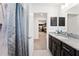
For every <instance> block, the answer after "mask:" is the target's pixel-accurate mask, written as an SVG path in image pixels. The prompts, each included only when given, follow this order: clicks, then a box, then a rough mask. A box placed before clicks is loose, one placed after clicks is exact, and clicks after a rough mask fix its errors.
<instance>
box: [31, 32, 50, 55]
mask: <svg viewBox="0 0 79 59" xmlns="http://www.w3.org/2000/svg"><path fill="white" fill-rule="evenodd" d="M32 56H51V53H50V52H49V51H48V50H47V41H46V33H45V32H39V39H35V40H34V50H33V54H32Z"/></svg>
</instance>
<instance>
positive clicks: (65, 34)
mask: <svg viewBox="0 0 79 59" xmlns="http://www.w3.org/2000/svg"><path fill="white" fill-rule="evenodd" d="M54 34H55V35H57V36H62V37H66V38H70V36H69V35H68V34H67V33H54Z"/></svg>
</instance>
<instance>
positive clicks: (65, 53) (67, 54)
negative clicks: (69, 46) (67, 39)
mask: <svg viewBox="0 0 79 59" xmlns="http://www.w3.org/2000/svg"><path fill="white" fill-rule="evenodd" d="M62 56H71V55H70V54H69V53H68V51H67V50H65V49H63V51H62Z"/></svg>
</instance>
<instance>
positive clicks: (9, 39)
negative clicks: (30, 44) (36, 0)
mask: <svg viewBox="0 0 79 59" xmlns="http://www.w3.org/2000/svg"><path fill="white" fill-rule="evenodd" d="M4 16H5V18H4V19H5V22H4V26H3V32H4V34H5V35H6V36H5V41H6V46H7V52H8V53H7V54H8V55H11V56H15V55H17V56H26V55H27V47H26V44H27V43H26V37H25V33H26V31H25V19H24V8H23V6H22V4H20V3H8V4H4Z"/></svg>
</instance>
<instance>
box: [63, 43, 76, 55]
mask: <svg viewBox="0 0 79 59" xmlns="http://www.w3.org/2000/svg"><path fill="white" fill-rule="evenodd" d="M62 49H64V50H66V51H67V53H69V54H70V55H72V56H73V55H75V49H73V48H72V47H70V46H68V45H66V44H65V43H62Z"/></svg>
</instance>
